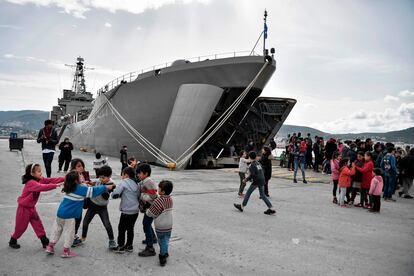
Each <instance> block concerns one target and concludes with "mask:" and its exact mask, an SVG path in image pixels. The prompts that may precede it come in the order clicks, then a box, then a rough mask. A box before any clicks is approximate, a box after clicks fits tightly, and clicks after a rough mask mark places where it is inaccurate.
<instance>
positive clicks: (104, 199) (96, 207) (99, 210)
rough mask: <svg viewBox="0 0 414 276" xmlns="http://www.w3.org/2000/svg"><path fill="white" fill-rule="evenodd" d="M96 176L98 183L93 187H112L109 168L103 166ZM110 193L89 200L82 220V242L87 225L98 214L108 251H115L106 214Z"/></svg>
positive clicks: (85, 234) (86, 231)
mask: <svg viewBox="0 0 414 276" xmlns="http://www.w3.org/2000/svg"><path fill="white" fill-rule="evenodd" d="M98 174H99V181H98V182H96V183H95V186H100V185H104V186H106V185H110V186H112V185H113V183H112V180H111V176H112V169H111V167H109V166H103V167H102V168H100V169H99V171H98ZM110 192H112V190H108V192H105V193H103V194H101V195H99V196H97V197H94V198H91V201H90V205H89V208H88V211H87V212H86V214H85V217H84V218H83V224H82V241H85V240H86V236H87V235H88V228H89V223H91V221H92V219H93V218H94V216H95V215H96V214H98V215H99V217H100V218H101V221H102V224H103V225H104V226H105V229H106V232H107V234H108V238H109V245H108V247H109V249H115V248H116V242H115V240H114V232H113V230H112V225H111V222H110V221H109V214H108V199H109V193H110Z"/></svg>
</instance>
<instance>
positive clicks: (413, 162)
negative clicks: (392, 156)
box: [398, 148, 414, 198]
mask: <svg viewBox="0 0 414 276" xmlns="http://www.w3.org/2000/svg"><path fill="white" fill-rule="evenodd" d="M400 169H401V173H402V182H403V187H404V189H403V191H402V192H399V193H398V194H399V196H402V195H404V198H413V196H412V195H410V189H411V187H412V186H413V180H414V148H412V149H410V152H409V153H408V155H406V156H404V157H403V158H402V159H401V163H400Z"/></svg>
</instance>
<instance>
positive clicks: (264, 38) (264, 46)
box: [263, 9, 267, 56]
mask: <svg viewBox="0 0 414 276" xmlns="http://www.w3.org/2000/svg"><path fill="white" fill-rule="evenodd" d="M266 19H267V11H266V9H265V11H264V17H263V21H264V25H263V56H266V55H267V53H266V39H267V24H266Z"/></svg>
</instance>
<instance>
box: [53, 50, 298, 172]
mask: <svg viewBox="0 0 414 276" xmlns="http://www.w3.org/2000/svg"><path fill="white" fill-rule="evenodd" d="M273 54H274V49H273V48H272V49H271V55H269V54H268V50H266V49H265V48H264V52H263V55H256V54H254V52H253V51H252V52H251V53H231V54H227V55H226V56H225V57H223V55H213V56H210V57H198V58H195V59H189V60H187V59H184V60H176V61H174V62H172V63H170V64H168V63H167V64H164V65H162V66H154V67H152V68H150V69H147V70H142V71H140V72H132V73H128V74H126V75H124V76H121V77H118V78H117V79H115V80H113V81H111V82H110V83H108V84H107V85H105V86H104V87H103V88H101V89H99V90H98V92H97V96H96V98H95V99H94V98H93V95H92V93H90V92H86V84H85V78H84V70H87V69H88V68H85V67H84V60H83V58H81V57H79V58H78V60H77V63H76V65H73V67H74V68H76V69H75V74H74V80H73V86H72V89H71V90H64V91H63V92H64V93H63V97H62V98H60V99H58V106H55V107H53V111H52V112H51V119H52V120H54V121H55V122H57V124H58V126H59V127H60V136H61V137H69V138H70V139H71V140H72V143H73V144H74V145H75V147H77V148H80V149H82V150H87V151H92V152H100V153H102V154H104V155H110V156H118V155H119V151H120V149H121V147H122V146H123V145H126V146H127V147H128V156H135V157H136V158H137V159H139V160H146V161H147V162H149V163H155V164H159V165H164V166H167V167H179V168H191V167H209V168H212V167H217V166H223V165H232V164H237V158H236V152H238V151H239V150H241V149H244V148H245V146H246V145H247V144H249V143H250V147H251V148H254V149H256V150H259V149H260V148H261V147H262V146H263V145H268V144H270V142H271V141H272V140H273V138H274V136H275V135H276V133H277V131H278V130H279V128H280V127H281V125H282V124H283V122H284V121H285V119H286V118H287V116H288V114H289V113H290V111H291V110H292V108H293V106H294V105H295V103H296V100H294V99H289V98H277V97H261V96H260V94H261V93H262V91H263V89H264V87H265V85H266V83H267V82H268V81H269V79H270V78H271V77H272V75H273V73H274V72H275V70H276V61H275V58H274V55H273Z"/></svg>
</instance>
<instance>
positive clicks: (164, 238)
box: [156, 231, 171, 256]
mask: <svg viewBox="0 0 414 276" xmlns="http://www.w3.org/2000/svg"><path fill="white" fill-rule="evenodd" d="M156 232H157V238H158V244H159V245H160V256H165V255H166V254H168V244H169V242H170V238H171V231H169V232H159V231H156Z"/></svg>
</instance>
